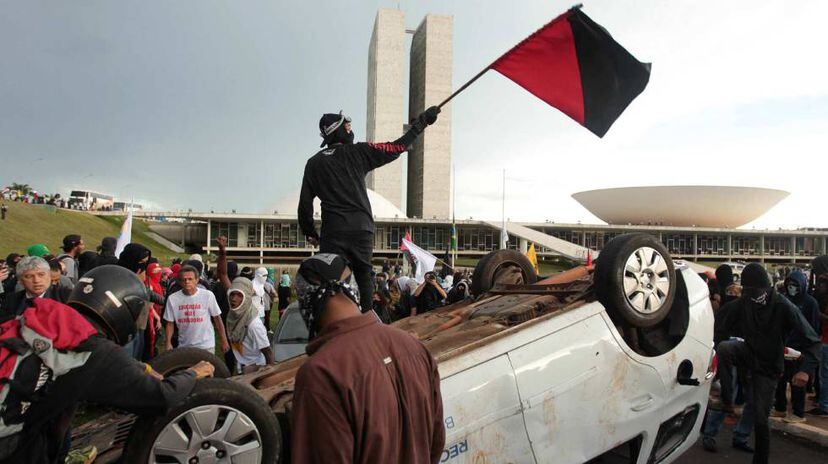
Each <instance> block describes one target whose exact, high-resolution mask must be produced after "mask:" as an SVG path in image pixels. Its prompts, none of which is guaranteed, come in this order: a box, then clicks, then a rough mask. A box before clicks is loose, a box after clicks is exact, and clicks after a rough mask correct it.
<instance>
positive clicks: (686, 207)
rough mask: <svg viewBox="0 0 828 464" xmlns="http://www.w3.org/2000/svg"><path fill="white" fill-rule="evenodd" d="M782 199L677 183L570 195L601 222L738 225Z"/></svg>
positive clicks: (762, 191)
mask: <svg viewBox="0 0 828 464" xmlns="http://www.w3.org/2000/svg"><path fill="white" fill-rule="evenodd" d="M787 196H788V192H784V191H782V190H774V189H768V188H754V187H727V186H698V185H680V186H663V187H626V188H610V189H601V190H589V191H586V192H578V193H575V194H573V195H572V197H573V198H575V200H577V201H578V202H579V203H580V204H581V205H583V206H584V208H586V209H588V210H589V212H591V213H592V214H594V215H595V216H597V217H598V218H600V219H601V220H602V221H604V222H606V223H607V224H653V225H664V226H681V227H689V226H699V227H739V226H742V225H744V224H747V223H748V222H750V221H752V220H754V219H756V218H758V217H759V216H761V215H762V214H764V213H765V212H767V211H768V210H769V209H771V208H772V207H773V206H774V205H776V204H777V203H779V202H780V201H782V200H783V199H784V198H785V197H787Z"/></svg>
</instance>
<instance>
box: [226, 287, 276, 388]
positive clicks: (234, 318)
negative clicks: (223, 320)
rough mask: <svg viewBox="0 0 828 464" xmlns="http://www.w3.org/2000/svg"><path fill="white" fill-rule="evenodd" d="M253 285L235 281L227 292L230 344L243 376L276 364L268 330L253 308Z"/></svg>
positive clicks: (228, 337)
mask: <svg viewBox="0 0 828 464" xmlns="http://www.w3.org/2000/svg"><path fill="white" fill-rule="evenodd" d="M253 298H254V294H253V283H252V282H251V281H250V280H248V279H245V278H244V277H236V278H235V279H233V282H232V283H231V284H230V289H229V290H227V300H228V301H229V302H230V311H229V313H228V314H227V340H228V341H229V342H230V346H231V347H232V348H233V354H234V355H235V357H236V360H237V361H238V363H239V367H240V368H241V370H242V372H243V373H245V374H247V373H250V372H254V371H256V370H258V369H259V368H260V367H261V366H265V365H267V364H273V352H272V351H271V349H270V342H269V341H268V339H267V330H266V329H265V326H264V323H262V320H261V319H259V317H258V315H257V311H256V308H255V307H254V306H253V304H252V302H253Z"/></svg>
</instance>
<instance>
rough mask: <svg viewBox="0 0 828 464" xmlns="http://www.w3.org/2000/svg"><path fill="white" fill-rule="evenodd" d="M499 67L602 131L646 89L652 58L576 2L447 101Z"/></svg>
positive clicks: (580, 121)
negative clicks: (630, 47) (635, 51)
mask: <svg viewBox="0 0 828 464" xmlns="http://www.w3.org/2000/svg"><path fill="white" fill-rule="evenodd" d="M490 69H494V70H495V71H497V72H499V73H500V74H503V75H504V76H506V77H508V78H509V79H511V80H513V81H514V82H515V83H516V84H518V85H519V86H521V87H523V88H524V89H526V90H528V91H529V92H531V93H532V94H533V95H535V96H536V97H538V98H540V99H541V100H543V101H545V102H546V103H549V104H550V105H552V106H554V107H555V108H557V109H559V110H561V111H562V112H563V113H564V114H566V115H567V116H569V117H570V118H572V119H574V120H575V121H577V122H578V124H580V125H582V126H584V127H586V128H587V129H589V130H590V131H591V132H592V133H593V134H595V135H597V136H598V137H603V136H604V134H606V133H607V131H608V130H609V128H610V126H612V123H614V122H615V120H616V119H618V117H619V116H621V113H623V112H624V110H625V109H626V108H627V106H628V105H629V104H630V103H631V102H632V101H633V99H635V97H637V96H638V94H640V93H641V92H643V91H644V88H645V87H647V83H648V82H649V81H650V63H642V62H640V61H638V60H637V59H636V58H635V57H634V56H632V55H631V54H630V52H628V51H627V50H625V49H624V47H622V46H621V45H620V44H619V43H618V42H616V41H615V39H613V38H612V36H611V35H610V34H609V32H607V30H606V29H604V28H603V27H601V26H600V25H598V24H597V23H595V22H594V21H593V20H592V19H590V18H589V16H587V15H586V14H584V13H583V12H582V11H581V7H580V5H579V6H575V7H572V8H571V9H569V11H567V12H566V13H564V14H562V15H560V16H558V17H557V18H555V19H553V20H552V21H551V22H549V24H547V25H546V26H543V27H542V28H541V29H540V30H538V31H537V32H535V33H534V34H532V35H530V36H529V37H527V38H525V39H524V40H523V41H522V42H520V43H519V44H517V45H515V46H514V47H512V49H511V50H509V51H508V52H506V53H504V54H503V56H501V57H500V58H498V59H497V60H495V62H494V63H492V64H490V65H489V66H487V67H486V68H485V69H483V70H482V71H480V72H479V73H477V75H476V76H474V77H473V78H471V79H470V80H469V81H468V82H466V83H465V84H463V85H462V86H461V87H460V88H459V89H457V90H456V91H455V92H454V93H452V94H451V95H449V97H448V98H446V99H445V100H443V102H442V103H440V105H438V106H439V107H442V106H443V105H445V104H446V103H448V102H449V101H451V99H453V98H454V97H456V96H457V95H458V94H460V92H462V91H463V90H465V89H466V88H468V87H469V86H470V85H472V84H473V83H474V81H476V80H477V79H479V78H480V76H482V75H483V74H485V73H486V71H488V70H490Z"/></svg>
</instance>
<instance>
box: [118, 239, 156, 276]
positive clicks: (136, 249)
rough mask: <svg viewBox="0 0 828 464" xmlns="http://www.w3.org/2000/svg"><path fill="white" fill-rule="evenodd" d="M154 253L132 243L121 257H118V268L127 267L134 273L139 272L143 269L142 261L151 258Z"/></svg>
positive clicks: (138, 244) (126, 247)
mask: <svg viewBox="0 0 828 464" xmlns="http://www.w3.org/2000/svg"><path fill="white" fill-rule="evenodd" d="M151 255H152V252H151V251H150V249H149V248H147V247H145V246H144V245H141V244H140V243H130V244H128V245H127V246H125V247H124V250H123V251H122V252H121V255H120V256H119V257H118V266H121V267H125V268H127V269H129V270H130V271H132V272H137V271H138V269H139V268H141V260H142V259H144V258H149V257H150V256H151Z"/></svg>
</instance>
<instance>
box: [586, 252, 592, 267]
mask: <svg viewBox="0 0 828 464" xmlns="http://www.w3.org/2000/svg"><path fill="white" fill-rule="evenodd" d="M586 265H587V266H592V252H591V251H587V262H586Z"/></svg>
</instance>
